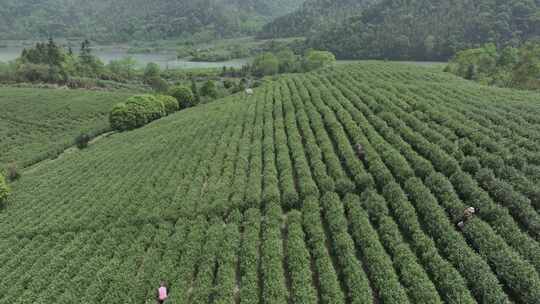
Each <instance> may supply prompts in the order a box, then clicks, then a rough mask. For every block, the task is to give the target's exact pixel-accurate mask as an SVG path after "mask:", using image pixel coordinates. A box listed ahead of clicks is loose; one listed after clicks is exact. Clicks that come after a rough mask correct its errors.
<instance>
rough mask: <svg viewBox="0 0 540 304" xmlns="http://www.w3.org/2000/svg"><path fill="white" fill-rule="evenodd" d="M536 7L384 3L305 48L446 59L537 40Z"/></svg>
mask: <svg viewBox="0 0 540 304" xmlns="http://www.w3.org/2000/svg"><path fill="white" fill-rule="evenodd" d="M539 8H540V1H538V0H536V2H535V1H534V0H475V1H470V0H436V1H435V0H407V1H406V0H382V1H381V2H378V3H376V4H374V5H371V6H370V7H369V8H367V9H365V10H363V12H362V14H361V15H359V16H356V17H352V18H348V19H346V20H344V21H342V22H341V23H338V24H335V23H334V24H331V25H330V26H326V27H324V28H323V29H322V30H320V31H318V32H317V33H311V34H310V35H309V39H308V47H313V48H318V49H325V50H330V51H332V52H334V53H335V54H336V55H337V56H338V57H339V58H347V59H366V58H374V59H384V58H387V59H399V60H446V59H448V58H449V57H451V56H453V55H454V54H455V53H456V52H457V51H459V50H463V49H468V48H472V47H477V46H480V45H482V44H484V43H489V42H492V43H495V44H496V45H497V46H505V45H514V46H515V45H519V44H521V43H522V42H523V41H526V40H530V39H535V38H537V37H539V36H540V10H539ZM275 22H277V21H275ZM275 22H274V23H275Z"/></svg>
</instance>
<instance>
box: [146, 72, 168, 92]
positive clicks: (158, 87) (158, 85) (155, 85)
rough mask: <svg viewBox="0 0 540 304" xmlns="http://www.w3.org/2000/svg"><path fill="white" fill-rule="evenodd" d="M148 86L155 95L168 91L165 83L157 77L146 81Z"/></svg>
mask: <svg viewBox="0 0 540 304" xmlns="http://www.w3.org/2000/svg"><path fill="white" fill-rule="evenodd" d="M146 82H147V83H148V85H150V87H151V88H152V90H154V91H155V92H157V93H162V94H163V93H165V92H167V91H168V90H169V84H168V83H167V81H166V80H165V79H163V78H161V77H159V76H154V77H151V78H149V79H148V80H146Z"/></svg>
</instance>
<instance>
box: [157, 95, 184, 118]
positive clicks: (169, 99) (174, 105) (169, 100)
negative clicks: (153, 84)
mask: <svg viewBox="0 0 540 304" xmlns="http://www.w3.org/2000/svg"><path fill="white" fill-rule="evenodd" d="M156 98H157V99H158V100H160V101H161V102H162V103H163V106H164V107H165V113H166V114H167V115H170V114H172V113H174V112H176V111H179V110H180V104H179V102H178V100H177V99H176V98H175V97H173V96H168V95H156Z"/></svg>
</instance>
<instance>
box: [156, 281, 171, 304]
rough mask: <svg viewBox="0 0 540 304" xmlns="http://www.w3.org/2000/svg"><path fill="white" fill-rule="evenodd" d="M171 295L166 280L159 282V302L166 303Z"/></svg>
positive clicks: (157, 291) (157, 292)
mask: <svg viewBox="0 0 540 304" xmlns="http://www.w3.org/2000/svg"><path fill="white" fill-rule="evenodd" d="M168 297H169V289H168V288H167V285H166V284H165V282H164V281H161V282H160V283H159V288H158V289H157V290H156V299H157V302H158V303H159V304H163V303H165V301H166V300H167V298H168Z"/></svg>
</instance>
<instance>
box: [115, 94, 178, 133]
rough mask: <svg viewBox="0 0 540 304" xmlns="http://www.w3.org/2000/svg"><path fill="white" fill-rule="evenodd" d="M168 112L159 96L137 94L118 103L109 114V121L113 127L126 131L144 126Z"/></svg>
mask: <svg viewBox="0 0 540 304" xmlns="http://www.w3.org/2000/svg"><path fill="white" fill-rule="evenodd" d="M166 114H167V113H166V109H165V105H164V104H163V102H162V101H161V100H160V99H159V98H157V97H155V96H152V95H137V96H132V97H130V98H128V99H127V100H126V102H125V103H119V104H117V105H116V106H115V107H114V108H113V109H112V111H111V113H110V115H109V122H110V124H111V127H112V128H113V129H115V130H119V131H126V130H132V129H135V128H138V127H142V126H144V125H146V124H148V123H149V122H152V121H154V120H156V119H159V118H161V117H163V116H165V115H166Z"/></svg>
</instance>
